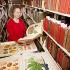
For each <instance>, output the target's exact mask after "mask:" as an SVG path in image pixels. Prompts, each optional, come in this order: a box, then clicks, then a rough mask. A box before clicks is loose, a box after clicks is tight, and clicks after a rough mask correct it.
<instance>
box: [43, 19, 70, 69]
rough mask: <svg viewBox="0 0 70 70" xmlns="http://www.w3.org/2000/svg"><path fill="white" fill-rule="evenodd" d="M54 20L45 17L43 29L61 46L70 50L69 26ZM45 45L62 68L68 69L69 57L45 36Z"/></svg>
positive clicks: (69, 65)
mask: <svg viewBox="0 0 70 70" xmlns="http://www.w3.org/2000/svg"><path fill="white" fill-rule="evenodd" d="M54 21H55V20H54V19H53V20H51V19H49V18H45V19H44V21H43V27H44V30H45V31H46V32H48V33H49V34H50V35H51V36H52V37H53V38H54V39H55V40H56V41H57V42H58V43H59V44H60V45H61V46H62V47H64V48H65V49H66V50H67V51H68V52H70V43H69V42H70V27H67V26H66V25H65V24H63V23H61V22H58V21H55V22H54ZM46 46H47V48H48V50H49V52H50V53H51V55H52V56H53V58H54V59H55V60H56V61H57V62H58V63H59V64H60V66H61V67H62V68H63V70H68V68H69V67H70V64H69V58H68V57H67V56H66V55H65V53H64V52H63V51H62V50H61V49H60V48H58V47H57V45H56V44H55V43H54V42H53V41H52V40H51V39H50V38H49V37H47V45H46ZM64 64H65V66H64Z"/></svg>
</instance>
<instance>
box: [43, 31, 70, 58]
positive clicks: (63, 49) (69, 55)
mask: <svg viewBox="0 0 70 70" xmlns="http://www.w3.org/2000/svg"><path fill="white" fill-rule="evenodd" d="M43 31H44V32H45V33H46V34H47V35H48V36H49V37H50V38H51V39H52V40H53V42H54V43H55V44H56V45H58V47H59V48H60V49H61V50H62V51H64V52H65V53H66V54H67V56H68V57H70V53H69V52H68V51H67V50H66V49H65V48H63V47H62V46H61V45H60V44H59V43H57V41H55V40H54V39H53V37H52V36H51V35H50V34H48V33H47V32H46V31H45V30H43Z"/></svg>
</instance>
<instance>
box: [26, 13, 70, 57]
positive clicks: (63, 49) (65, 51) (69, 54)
mask: <svg viewBox="0 0 70 70" xmlns="http://www.w3.org/2000/svg"><path fill="white" fill-rule="evenodd" d="M27 15H28V14H27ZM28 16H29V15H28ZM29 17H30V16H29ZM30 18H31V19H32V20H33V18H32V17H30ZM33 22H34V23H35V24H37V22H35V21H34V20H33ZM43 31H44V32H45V33H46V35H47V36H49V37H50V38H51V39H52V40H53V41H54V42H55V44H56V45H57V46H58V47H59V48H60V49H61V50H62V51H63V52H64V53H65V54H66V55H67V56H68V57H70V53H69V52H68V51H67V50H66V49H65V48H63V47H62V46H61V45H60V44H59V43H57V41H55V40H54V39H53V37H52V36H51V35H50V34H48V33H47V32H46V31H45V30H44V29H43Z"/></svg>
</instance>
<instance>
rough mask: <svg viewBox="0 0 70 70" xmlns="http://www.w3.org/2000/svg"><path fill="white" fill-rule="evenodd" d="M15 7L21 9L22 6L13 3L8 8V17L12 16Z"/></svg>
mask: <svg viewBox="0 0 70 70" xmlns="http://www.w3.org/2000/svg"><path fill="white" fill-rule="evenodd" d="M16 8H19V9H21V8H22V7H21V6H20V5H13V6H12V7H11V8H10V11H9V17H11V18H14V15H13V13H14V11H15V9H16Z"/></svg>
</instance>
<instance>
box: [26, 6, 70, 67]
mask: <svg viewBox="0 0 70 70" xmlns="http://www.w3.org/2000/svg"><path fill="white" fill-rule="evenodd" d="M25 6H26V7H27V9H28V8H32V9H33V10H38V12H39V11H42V12H46V13H47V12H49V13H50V14H51V13H52V14H54V17H53V18H55V19H56V20H58V18H57V17H59V16H60V17H61V18H70V14H64V13H60V12H56V11H52V10H48V9H43V8H39V7H33V6H30V5H25ZM30 10H31V9H30ZM27 16H29V17H30V18H31V19H32V21H33V22H34V23H35V24H37V22H36V21H35V20H34V19H33V17H31V16H30V15H29V14H27ZM50 18H51V17H50ZM51 19H52V18H51ZM61 20H62V19H61ZM64 20H65V21H66V20H67V19H64ZM69 25H70V24H69ZM43 31H44V33H45V34H46V36H47V37H49V38H50V39H51V40H52V41H53V42H54V43H55V44H56V48H57V49H58V50H61V51H62V53H63V55H64V58H68V59H69V58H70V52H69V51H68V50H67V49H66V48H64V47H63V46H61V45H60V44H59V43H58V42H57V41H56V40H55V39H54V38H53V37H52V36H51V35H50V34H49V33H48V32H46V31H45V30H44V29H43ZM53 47H54V46H53ZM43 48H44V50H45V51H46V50H47V48H46V47H43ZM61 57H62V56H61ZM64 58H63V60H64ZM56 62H57V63H58V61H57V60H56ZM60 66H61V65H60Z"/></svg>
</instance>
